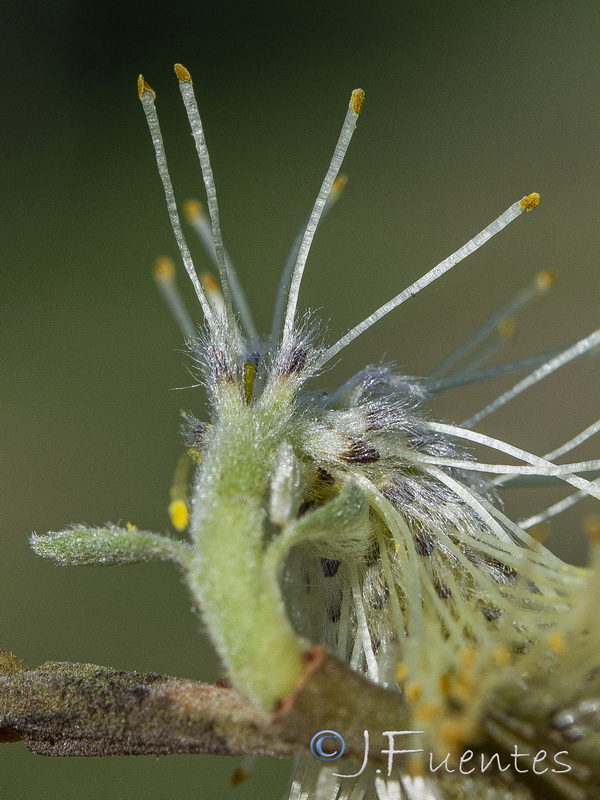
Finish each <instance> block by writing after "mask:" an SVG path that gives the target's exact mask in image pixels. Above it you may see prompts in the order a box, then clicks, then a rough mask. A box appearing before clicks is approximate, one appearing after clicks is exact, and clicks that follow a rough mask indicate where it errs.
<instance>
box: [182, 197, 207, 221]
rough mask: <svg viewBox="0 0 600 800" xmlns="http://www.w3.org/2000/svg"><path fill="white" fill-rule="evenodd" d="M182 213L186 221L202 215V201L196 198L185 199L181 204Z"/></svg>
mask: <svg viewBox="0 0 600 800" xmlns="http://www.w3.org/2000/svg"><path fill="white" fill-rule="evenodd" d="M183 213H184V215H185V218H186V220H187V221H188V222H194V220H196V219H198V217H201V216H202V203H200V202H199V201H198V200H186V201H185V203H184V204H183Z"/></svg>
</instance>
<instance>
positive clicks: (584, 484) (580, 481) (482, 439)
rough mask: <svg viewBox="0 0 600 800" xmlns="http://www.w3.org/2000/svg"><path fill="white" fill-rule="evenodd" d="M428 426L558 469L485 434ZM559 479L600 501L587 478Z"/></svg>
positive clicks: (438, 425)
mask: <svg viewBox="0 0 600 800" xmlns="http://www.w3.org/2000/svg"><path fill="white" fill-rule="evenodd" d="M426 424H427V426H428V427H429V428H431V429H432V430H434V431H438V432H439V433H447V434H449V435H450V436H454V437H456V438H457V439H466V440H468V441H471V442H478V443H479V444H482V445H485V446H486V447H491V448H493V449H495V450H499V451H500V452H502V453H507V454H508V455H510V456H514V457H515V458H518V459H519V460H520V461H525V462H526V463H528V464H535V465H538V466H540V467H546V468H547V467H550V468H551V469H553V468H555V467H556V465H555V464H550V462H549V461H547V460H546V459H544V458H541V457H540V456H536V455H534V454H533V453H528V452H527V451H526V450H522V449H521V448H520V447H515V446H514V445H511V444H507V443H506V442H502V441H500V440H499V439H494V438H493V437H492V436H487V435H486V434H484V433H479V432H477V431H471V430H468V429H465V428H463V427H459V426H456V425H446V424H445V423H443V422H433V421H427V423H426ZM558 477H560V479H561V480H564V481H566V482H567V483H570V484H572V485H573V486H576V487H577V488H578V489H582V490H583V491H585V492H587V493H588V494H590V495H592V497H597V498H598V499H600V490H599V489H598V487H597V486H596V485H595V484H594V483H592V482H591V481H587V480H585V478H579V477H578V476H576V475H572V474H568V475H560V476H558Z"/></svg>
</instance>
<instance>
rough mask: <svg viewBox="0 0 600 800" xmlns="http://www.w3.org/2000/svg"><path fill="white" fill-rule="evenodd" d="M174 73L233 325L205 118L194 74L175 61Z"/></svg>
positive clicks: (228, 314)
mask: <svg viewBox="0 0 600 800" xmlns="http://www.w3.org/2000/svg"><path fill="white" fill-rule="evenodd" d="M175 74H176V75H177V80H178V81H179V90H180V92H181V97H182V99H183V104H184V106H185V110H186V112H187V116H188V120H189V123H190V127H191V129H192V136H193V138H194V144H195V145H196V152H197V153H198V159H199V161H200V168H201V170H202V178H203V180H204V186H205V188H206V198H207V202H208V213H209V216H210V221H211V224H212V239H213V242H214V248H215V254H216V260H217V265H218V268H219V275H220V277H221V286H222V288H223V296H224V298H225V308H226V310H227V319H228V321H229V324H230V325H233V324H234V319H233V308H232V305H231V290H230V285H231V280H230V276H229V273H228V271H227V265H226V263H225V248H224V246H223V237H222V235H221V226H220V224H219V206H218V204H217V190H216V187H215V181H214V178H213V173H212V169H211V166H210V159H209V156H208V148H207V147H206V141H205V139H204V131H203V130H202V121H201V119H200V112H199V111H198V104H197V103H196V97H195V95H194V88H193V86H192V76H191V75H190V73H189V72H188V71H187V69H186V68H185V67H184V66H182V65H181V64H175Z"/></svg>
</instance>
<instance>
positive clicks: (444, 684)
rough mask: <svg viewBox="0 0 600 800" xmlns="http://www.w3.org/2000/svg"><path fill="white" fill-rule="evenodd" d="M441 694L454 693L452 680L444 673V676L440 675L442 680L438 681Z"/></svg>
mask: <svg viewBox="0 0 600 800" xmlns="http://www.w3.org/2000/svg"><path fill="white" fill-rule="evenodd" d="M438 683H439V687H440V692H441V693H442V694H450V693H451V692H452V680H451V679H450V676H449V675H448V673H447V672H444V674H443V675H440V679H439V681H438Z"/></svg>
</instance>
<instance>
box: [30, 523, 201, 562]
mask: <svg viewBox="0 0 600 800" xmlns="http://www.w3.org/2000/svg"><path fill="white" fill-rule="evenodd" d="M29 541H30V544H31V547H32V548H33V550H34V551H35V552H36V553H37V555H38V556H44V558H51V559H53V560H54V561H56V562H57V563H58V564H61V565H62V566H77V565H83V566H96V565H101V566H113V565H115V564H135V563H137V562H140V561H176V562H178V563H179V564H182V565H185V564H187V562H188V561H189V559H190V555H191V549H190V547H189V545H187V544H186V543H185V542H181V541H177V540H176V539H170V538H168V537H167V536H161V535H160V534H158V533H150V532H149V531H138V530H137V528H135V527H134V526H129V527H127V528H118V527H117V526H116V525H106V526H105V527H103V528H87V527H85V526H83V525H76V526H73V527H72V528H68V529H67V530H64V531H58V532H52V533H46V534H44V535H41V536H39V535H38V534H36V533H34V534H32V535H31V538H30V540H29Z"/></svg>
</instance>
